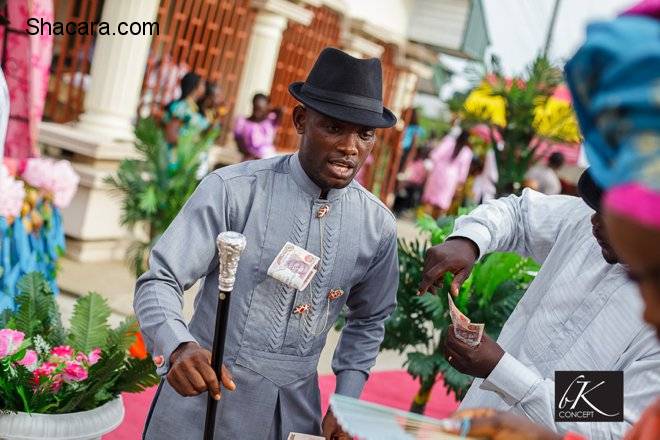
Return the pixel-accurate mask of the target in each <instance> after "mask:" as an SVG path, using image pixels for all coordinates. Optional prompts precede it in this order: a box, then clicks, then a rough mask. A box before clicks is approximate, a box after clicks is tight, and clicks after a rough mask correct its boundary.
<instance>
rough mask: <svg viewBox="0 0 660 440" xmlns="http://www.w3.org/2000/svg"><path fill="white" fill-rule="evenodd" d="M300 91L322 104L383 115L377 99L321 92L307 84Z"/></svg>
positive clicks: (328, 91)
mask: <svg viewBox="0 0 660 440" xmlns="http://www.w3.org/2000/svg"><path fill="white" fill-rule="evenodd" d="M300 91H301V92H302V93H305V94H306V95H308V96H310V97H312V98H316V99H318V100H320V101H324V102H329V103H331V104H338V105H343V106H351V107H354V108H359V109H361V110H367V111H370V112H374V113H378V114H382V113H383V102H382V101H380V100H378V99H374V98H368V97H366V96H359V95H348V94H345V93H339V92H332V91H330V90H323V89H319V88H317V87H314V86H311V85H309V84H307V83H304V84H303V85H302V87H301V89H300Z"/></svg>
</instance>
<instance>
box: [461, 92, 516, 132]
mask: <svg viewBox="0 0 660 440" xmlns="http://www.w3.org/2000/svg"><path fill="white" fill-rule="evenodd" d="M492 92H493V89H492V88H491V86H490V85H489V84H488V83H486V82H483V83H481V85H480V86H479V87H476V88H475V89H474V90H472V91H471V92H470V94H469V95H468V97H467V98H466V99H465V103H464V104H463V110H464V112H465V116H467V117H469V118H471V119H476V120H478V121H480V122H486V123H490V124H494V125H498V126H500V127H504V126H506V100H505V99H504V97H502V96H496V95H493V93H492Z"/></svg>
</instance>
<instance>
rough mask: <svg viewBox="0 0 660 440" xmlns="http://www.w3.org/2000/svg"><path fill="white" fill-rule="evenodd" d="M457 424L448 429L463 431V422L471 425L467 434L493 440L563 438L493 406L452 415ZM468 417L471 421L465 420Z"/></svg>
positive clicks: (459, 432)
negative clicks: (492, 407) (494, 408)
mask: <svg viewBox="0 0 660 440" xmlns="http://www.w3.org/2000/svg"><path fill="white" fill-rule="evenodd" d="M452 419H454V420H455V421H456V426H454V427H453V428H451V429H448V430H447V431H449V432H451V433H453V434H463V433H461V423H465V425H469V427H470V429H469V431H468V432H467V433H464V434H466V435H469V436H472V437H477V438H486V439H491V440H561V439H562V436H561V435H559V434H556V433H555V432H553V431H550V430H549V429H547V428H545V427H543V426H541V425H537V424H536V423H534V422H532V421H531V420H529V419H528V418H526V417H522V416H519V415H516V414H512V413H509V412H500V411H495V410H493V409H491V408H475V409H467V410H465V411H459V412H457V413H456V414H454V415H453V416H452ZM465 419H468V420H469V423H466V422H465V421H464V420H465Z"/></svg>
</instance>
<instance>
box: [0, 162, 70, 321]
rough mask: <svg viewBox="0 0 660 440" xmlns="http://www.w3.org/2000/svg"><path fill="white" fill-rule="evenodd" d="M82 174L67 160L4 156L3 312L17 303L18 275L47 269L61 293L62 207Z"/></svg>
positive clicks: (0, 207) (0, 178)
mask: <svg viewBox="0 0 660 440" xmlns="http://www.w3.org/2000/svg"><path fill="white" fill-rule="evenodd" d="M78 181H79V177H78V175H77V174H76V173H75V171H74V170H73V168H72V166H71V164H70V163H69V162H67V161H65V160H60V161H55V160H53V159H48V158H31V159H27V160H23V161H18V160H14V159H9V158H5V159H4V161H3V162H2V163H0V293H2V294H3V295H0V310H2V309H4V308H13V307H14V296H15V294H16V284H17V282H18V279H19V278H20V277H21V276H23V275H25V274H26V273H28V272H31V271H40V272H41V273H43V274H44V275H45V276H46V277H47V279H48V281H49V283H50V284H51V288H52V290H53V291H55V292H57V285H56V284H55V276H56V273H57V259H58V258H59V256H60V255H61V254H62V253H63V252H64V230H63V227H62V217H61V213H60V210H61V209H62V208H65V207H67V206H68V205H69V204H70V203H71V200H72V199H73V196H74V195H75V192H76V189H77V187H78Z"/></svg>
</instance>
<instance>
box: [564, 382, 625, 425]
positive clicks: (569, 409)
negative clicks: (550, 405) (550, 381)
mask: <svg viewBox="0 0 660 440" xmlns="http://www.w3.org/2000/svg"><path fill="white" fill-rule="evenodd" d="M555 421H556V422H622V421H623V371H555Z"/></svg>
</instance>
